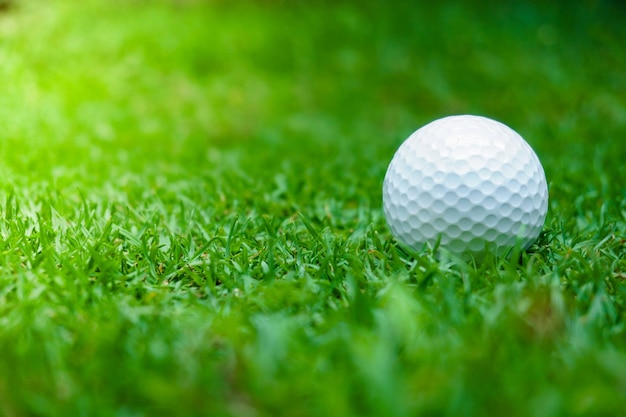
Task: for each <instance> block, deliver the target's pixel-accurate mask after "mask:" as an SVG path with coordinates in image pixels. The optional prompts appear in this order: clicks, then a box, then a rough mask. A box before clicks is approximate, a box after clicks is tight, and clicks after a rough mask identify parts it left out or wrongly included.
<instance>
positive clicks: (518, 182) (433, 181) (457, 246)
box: [383, 115, 548, 254]
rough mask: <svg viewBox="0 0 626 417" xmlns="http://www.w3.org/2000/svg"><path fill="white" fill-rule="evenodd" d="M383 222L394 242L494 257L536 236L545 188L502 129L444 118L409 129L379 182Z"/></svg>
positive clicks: (532, 163)
mask: <svg viewBox="0 0 626 417" xmlns="http://www.w3.org/2000/svg"><path fill="white" fill-rule="evenodd" d="M383 209H384V212H385V217H386V218H387V224H388V225H389V228H390V229H391V232H392V234H393V235H394V237H395V238H396V239H397V240H398V242H399V243H401V244H403V245H405V246H407V247H409V248H410V249H412V250H415V251H420V250H422V249H423V248H424V247H425V246H426V245H428V246H431V247H434V246H435V244H436V242H437V241H439V243H440V246H441V247H442V248H445V249H447V250H449V251H450V252H452V253H456V254H463V253H474V254H477V253H481V252H483V251H492V252H495V253H498V254H501V253H503V252H504V251H506V250H507V249H509V248H511V247H514V246H515V245H520V247H521V248H523V249H526V248H528V247H529V246H530V245H531V244H532V243H533V242H534V241H535V240H536V239H537V237H538V236H539V233H540V232H541V228H542V227H543V223H544V221H545V218H546V212H547V210H548V186H547V183H546V176H545V174H544V171H543V167H542V166H541V163H540V162H539V158H537V155H536V154H535V152H534V151H533V150H532V148H531V147H530V146H529V145H528V143H526V141H525V140H524V139H523V138H522V137H521V136H520V135H519V134H517V133H516V132H515V131H514V130H512V129H511V128H509V127H508V126H506V125H504V124H502V123H500V122H497V121H495V120H491V119H488V118H486V117H481V116H469V115H464V116H450V117H444V118H442V119H439V120H435V121H434V122H431V123H429V124H427V125H426V126H424V127H422V128H420V129H418V130H417V131H415V132H414V133H413V134H412V135H411V136H409V138H408V139H407V140H406V141H405V142H404V143H403V144H402V145H401V146H400V148H399V149H398V151H397V152H396V154H395V155H394V157H393V159H392V161H391V163H390V164H389V168H388V169H387V174H386V175H385V181H384V184H383Z"/></svg>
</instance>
